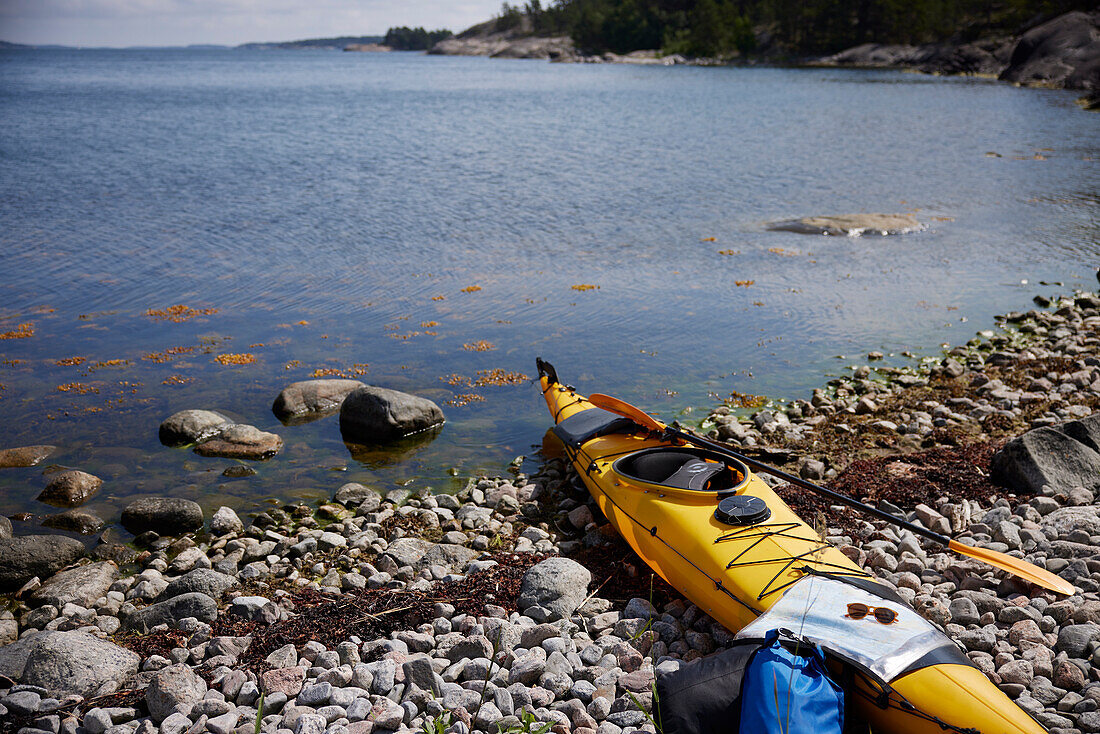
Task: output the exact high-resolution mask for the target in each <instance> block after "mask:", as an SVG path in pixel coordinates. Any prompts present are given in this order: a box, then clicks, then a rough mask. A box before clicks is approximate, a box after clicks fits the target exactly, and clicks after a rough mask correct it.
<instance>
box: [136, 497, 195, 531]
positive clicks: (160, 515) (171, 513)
mask: <svg viewBox="0 0 1100 734" xmlns="http://www.w3.org/2000/svg"><path fill="white" fill-rule="evenodd" d="M202 522H203V517H202V508H201V507H199V505H198V503H196V502H192V501H191V500H185V499H180V498H178V497H144V498H142V499H139V500H134V501H133V502H131V503H130V504H128V505H126V509H124V510H123V511H122V527H124V528H126V529H127V530H129V531H130V532H131V533H134V534H135V535H137V534H138V533H143V532H145V531H146V530H153V531H155V532H157V533H160V534H161V535H179V534H180V533H183V532H186V531H188V530H198V529H199V528H201V527H202Z"/></svg>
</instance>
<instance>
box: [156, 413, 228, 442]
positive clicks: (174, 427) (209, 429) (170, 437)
mask: <svg viewBox="0 0 1100 734" xmlns="http://www.w3.org/2000/svg"><path fill="white" fill-rule="evenodd" d="M229 423H232V421H230V420H229V419H228V418H226V417H225V416H224V415H222V414H221V413H215V412H214V411H212V410H181V411H180V412H178V413H173V414H172V415H171V416H169V417H168V419H167V420H165V421H164V422H163V423H161V424H160V442H161V443H162V444H164V445H165V446H183V445H184V444H189V443H197V442H198V441H202V440H203V439H207V438H210V437H211V436H213V435H214V434H216V433H217V432H218V431H220V430H221V429H222V426H225V425H228V424H229Z"/></svg>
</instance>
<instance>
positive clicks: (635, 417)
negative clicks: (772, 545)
mask: <svg viewBox="0 0 1100 734" xmlns="http://www.w3.org/2000/svg"><path fill="white" fill-rule="evenodd" d="M588 401H589V402H590V403H592V404H593V405H595V406H596V407H598V408H603V409H604V410H607V411H610V412H612V413H616V414H618V415H621V416H623V417H626V418H629V419H631V420H632V421H634V422H635V423H637V424H638V425H639V426H641V427H642V428H645V429H647V430H649V431H653V432H654V433H662V434H664V435H665V436H668V437H670V438H677V439H680V440H681V441H686V442H687V443H691V444H694V445H696V446H699V447H701V448H706V449H710V450H712V451H715V452H717V453H720V454H724V455H726V456H728V457H730V458H732V459H736V460H737V461H740V462H742V463H744V464H747V465H748V466H750V467H751V468H753V469H757V470H758V471H762V472H767V473H768V474H771V475H772V476H775V477H779V478H780V479H783V480H785V481H787V482H789V483H791V484H793V485H795V486H797V487H802V488H803V489H808V490H810V491H811V492H816V493H817V494H820V495H822V496H824V497H828V498H829V499H831V500H833V501H835V502H839V503H840V504H843V505H847V506H848V507H851V508H853V509H855V510H858V511H860V512H865V513H867V514H869V515H874V516H875V517H877V518H879V519H880V520H885V521H886V522H889V523H893V524H894V525H898V526H900V527H902V528H905V529H906V530H908V531H910V532H911V533H914V534H915V535H920V536H923V537H925V538H928V539H929V540H931V541H932V542H934V543H938V544H940V545H942V546H944V547H946V548H948V549H950V550H953V551H955V552H956V553H958V554H960V555H963V556H967V557H969V558H976V559H977V560H979V561H984V562H985V563H988V564H989V565H990V566H994V567H996V568H1000V569H1002V570H1005V571H1008V572H1009V573H1011V574H1014V575H1016V576H1019V577H1020V578H1022V579H1026V580H1027V581H1030V582H1032V583H1033V584H1037V585H1039V586H1042V587H1043V588H1045V589H1050V590H1051V591H1054V592H1057V593H1059V594H1066V595H1067V596H1068V595H1072V594H1073V593H1074V588H1073V584H1071V583H1070V582H1069V581H1066V580H1065V579H1063V578H1061V577H1060V576H1056V575H1054V574H1053V573H1051V572H1050V571H1047V570H1046V569H1043V568H1039V567H1038V566H1036V565H1034V564H1032V563H1028V562H1027V561H1024V560H1021V559H1019V558H1013V557H1012V556H1010V555H1008V554H1007V553H999V552H997V551H994V550H989V549H988V548H976V547H974V546H970V545H964V544H962V543H960V542H958V541H957V540H952V539H951V538H948V537H947V536H945V535H940V534H939V533H935V532H932V531H931V530H929V529H928V528H925V527H923V526H921V525H916V524H914V523H911V522H909V521H908V520H905V519H903V518H900V517H898V516H896V515H893V514H891V513H889V512H886V511H884V510H880V509H879V508H877V507H873V506H871V505H868V504H866V503H864V502H860V501H859V500H855V499H852V498H851V497H848V496H846V495H843V494H840V493H839V492H835V491H833V490H831V489H827V488H826V487H822V486H820V485H817V484H814V483H812V482H807V481H806V480H805V479H803V478H801V477H797V476H795V475H794V474H788V473H787V472H785V471H782V470H780V469H776V468H775V467H772V466H768V465H767V464H764V463H762V462H760V461H757V460H756V459H750V458H749V457H747V456H744V455H742V454H739V453H737V452H736V451H733V450H732V449H730V448H729V447H727V446H726V445H725V444H721V443H718V442H716V441H711V440H709V439H705V438H700V437H698V436H693V435H692V434H690V433H686V432H684V431H681V430H678V429H676V428H673V427H671V426H667V425H665V424H664V423H661V422H660V421H659V420H657V419H656V418H654V417H653V416H651V415H649V414H648V413H646V412H645V411H643V410H642V409H641V408H637V407H635V406H633V405H631V404H630V403H628V402H626V401H624V400H620V399H618V398H615V397H612V396H610V395H601V394H600V393H595V394H593V395H589V396H588Z"/></svg>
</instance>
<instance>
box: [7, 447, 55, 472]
mask: <svg viewBox="0 0 1100 734" xmlns="http://www.w3.org/2000/svg"><path fill="white" fill-rule="evenodd" d="M54 451H57V447H56V446H46V445H42V446H18V447H16V448H11V449H0V469H11V468H16V467H26V466H37V465H38V464H39V463H40V462H41V461H42V460H43V459H45V458H46V457H47V456H49V455H50V454H52V453H53V452H54Z"/></svg>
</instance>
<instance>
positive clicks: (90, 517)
mask: <svg viewBox="0 0 1100 734" xmlns="http://www.w3.org/2000/svg"><path fill="white" fill-rule="evenodd" d="M106 524H107V521H106V520H104V519H103V518H102V517H100V516H99V515H97V514H95V513H94V512H91V511H89V510H84V509H80V508H76V509H72V510H65V511H64V512H59V513H57V514H56V515H47V516H46V517H44V518H43V519H42V527H44V528H53V529H54V530H67V531H69V532H70V533H80V534H81V535H94V534H95V533H98V532H99V531H100V530H102V529H103V526H104V525H106Z"/></svg>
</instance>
